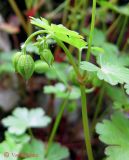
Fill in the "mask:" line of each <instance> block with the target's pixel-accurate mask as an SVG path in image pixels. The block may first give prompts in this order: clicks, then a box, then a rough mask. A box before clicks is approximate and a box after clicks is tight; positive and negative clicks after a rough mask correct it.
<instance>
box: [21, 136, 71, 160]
mask: <svg viewBox="0 0 129 160" xmlns="http://www.w3.org/2000/svg"><path fill="white" fill-rule="evenodd" d="M22 153H25V154H27V153H30V154H34V155H33V156H30V157H28V158H25V159H24V160H35V159H36V160H63V159H64V158H67V157H68V156H69V151H68V149H67V148H66V147H63V146H61V145H60V144H58V143H53V144H52V145H51V147H50V149H49V151H48V154H47V157H45V144H44V143H42V142H41V141H39V140H36V139H33V140H32V141H31V143H29V144H26V145H24V148H23V150H22ZM34 156H35V157H34ZM36 156H37V157H36Z"/></svg>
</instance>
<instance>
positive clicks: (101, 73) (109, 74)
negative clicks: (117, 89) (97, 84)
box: [80, 55, 129, 85]
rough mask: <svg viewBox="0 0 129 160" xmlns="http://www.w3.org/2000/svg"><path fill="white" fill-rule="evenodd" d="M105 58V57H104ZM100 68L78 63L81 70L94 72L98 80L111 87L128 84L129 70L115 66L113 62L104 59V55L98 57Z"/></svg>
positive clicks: (87, 63) (86, 63)
mask: <svg viewBox="0 0 129 160" xmlns="http://www.w3.org/2000/svg"><path fill="white" fill-rule="evenodd" d="M106 58H107V57H106ZM98 61H99V65H100V67H98V66H96V65H94V64H92V63H90V62H86V61H83V62H81V63H80V68H81V69H82V70H87V71H90V72H96V73H97V76H98V78H99V79H100V80H104V81H106V82H108V83H110V84H111V85H117V84H118V83H121V84H123V83H128V82H129V69H128V68H125V67H123V66H120V65H118V64H117V63H116V64H115V63H114V61H111V62H110V61H109V60H108V59H105V56H104V55H100V56H99V60H98Z"/></svg>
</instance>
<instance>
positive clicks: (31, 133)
mask: <svg viewBox="0 0 129 160" xmlns="http://www.w3.org/2000/svg"><path fill="white" fill-rule="evenodd" d="M28 132H29V134H30V136H31V139H34V135H33V132H32V129H31V128H28Z"/></svg>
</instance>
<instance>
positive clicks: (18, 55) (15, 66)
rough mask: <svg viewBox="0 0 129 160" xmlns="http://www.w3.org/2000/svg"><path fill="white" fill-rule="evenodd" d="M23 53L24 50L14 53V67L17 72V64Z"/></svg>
mask: <svg viewBox="0 0 129 160" xmlns="http://www.w3.org/2000/svg"><path fill="white" fill-rule="evenodd" d="M21 55H23V54H22V52H17V53H15V54H14V55H13V58H12V62H13V66H14V69H15V71H16V72H17V71H18V70H17V64H18V60H19V58H20V56H21Z"/></svg>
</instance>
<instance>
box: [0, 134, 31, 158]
mask: <svg viewBox="0 0 129 160" xmlns="http://www.w3.org/2000/svg"><path fill="white" fill-rule="evenodd" d="M29 140H30V137H29V136H28V135H26V134H24V135H21V136H14V135H11V134H9V133H8V132H6V133H5V140H4V141H3V142H2V143H0V158H1V160H4V159H5V157H4V153H5V152H7V153H8V154H9V157H8V158H9V160H17V159H18V157H17V156H16V157H15V156H13V155H12V154H19V153H20V151H21V150H22V147H23V146H24V144H26V143H28V141H29Z"/></svg>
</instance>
